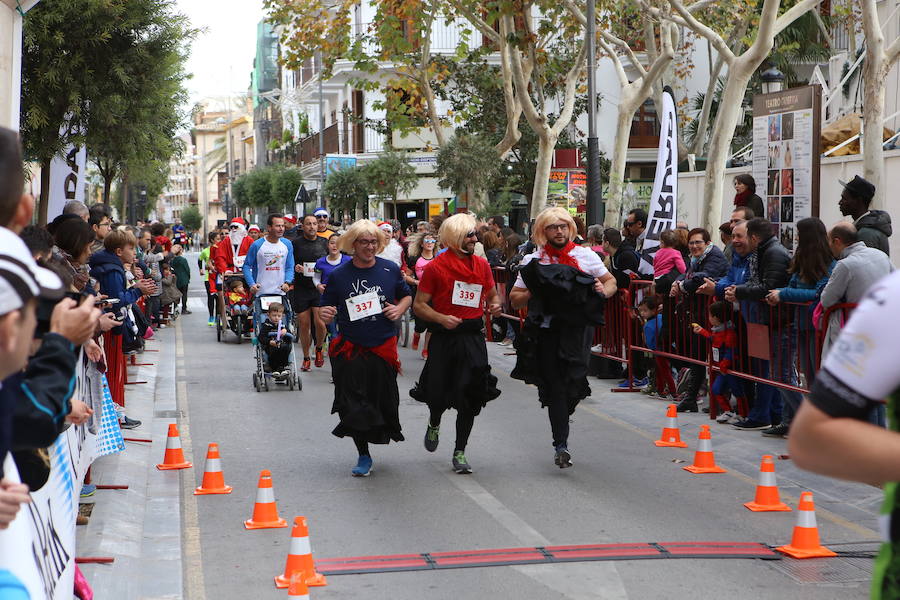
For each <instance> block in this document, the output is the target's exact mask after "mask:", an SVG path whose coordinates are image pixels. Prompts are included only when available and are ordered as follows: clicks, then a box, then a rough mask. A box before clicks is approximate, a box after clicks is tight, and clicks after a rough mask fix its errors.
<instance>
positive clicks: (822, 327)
mask: <svg viewBox="0 0 900 600" xmlns="http://www.w3.org/2000/svg"><path fill="white" fill-rule="evenodd" d="M493 273H494V281H495V284H496V288H497V292H498V294H499V295H500V298H501V300H502V302H503V307H504V308H503V313H502V316H503V317H506V318H508V319H516V320H518V321H519V323H520V325H521V324H522V323H523V322H524V317H525V314H526V312H525V311H524V310H521V311H515V310H513V309H512V308H511V307H510V305H509V295H508V291H509V289H510V288H511V287H512V282H511V280H510V275H511V274H510V273H509V272H508V271H507V270H506V269H504V268H502V267H498V268H494V269H493ZM653 285H654V282H652V281H644V280H634V281H632V282H631V284H630V285H629V287H628V289H625V290H619V292H618V293H617V294H616V295H615V296H613V297H612V298H610V299H609V300H608V301H607V303H606V310H605V321H606V324H605V325H604V326H603V327H598V328H597V329H596V331H595V333H594V342H593V343H594V347H593V350H592V354H593V355H594V356H598V357H601V358H606V359H609V360H613V361H616V362H619V363H622V364H623V365H624V366H625V369H626V371H627V377H628V381H634V376H635V366H636V362H637V361H639V360H642V359H643V355H644V354H649V355H652V356H660V357H663V358H666V359H668V360H670V361H671V362H672V364H674V365H675V366H678V367H685V366H693V365H697V366H702V367H704V369H705V370H706V371H707V377H708V378H709V381H710V382H712V380H713V379H714V378H715V377H716V376H717V375H718V374H719V372H720V369H719V366H718V364H717V361H714V360H713V354H712V344H711V340H707V338H705V337H703V336H701V335H699V334H695V333H694V332H693V330H692V327H691V325H692V323H698V324H700V325H701V326H703V327H704V328H705V329H707V330H710V329H711V327H710V324H709V321H708V317H707V315H708V311H709V306H710V304H712V303H713V302H715V301H717V300H719V299H718V298H716V297H715V296H708V295H703V294H682V295H680V296H679V297H669V296H665V297H662V298H661V300H662V302H661V307H662V308H661V314H662V315H663V326H662V330H661V331H660V333H659V335H658V337H657V347H656V348H649V347H647V343H646V340H645V339H644V328H643V321H642V320H641V318H640V316H639V314H638V310H637V307H638V306H639V305H640V303H641V301H642V300H643V299H644V298H645V297H646V296H647V295H648V294H651V293H654V292H653V290H652V286H653ZM814 304H815V303H813V302H806V303H793V302H781V303H779V304H777V305H775V306H770V305H768V304H767V303H765V302H757V301H752V302H750V301H744V302H740V301H739V302H737V303H733V304H732V303H727V305H728V306H727V310H726V315H727V320H729V321H731V323H732V324H733V326H734V329H735V333H736V336H737V342H738V344H737V348H736V349H735V351H734V358H733V360H732V364H731V367H730V368H729V373H730V374H733V375H735V376H737V377H739V378H741V379H744V380H747V381H751V382H755V383H758V384H764V385H769V386H772V387H775V388H778V389H782V390H788V391H793V392H798V393H801V394H806V393H808V392H809V387H810V385H811V381H812V378H813V376H814V375H815V373H816V371H818V369H819V365H820V363H821V360H822V355H823V350H827V347H828V340H829V338H830V337H831V336H830V335H829V331H831V332H834V331H835V328H837V329H839V328H840V327H843V324H844V323H845V322H846V320H847V318H849V315H850V313H851V312H852V311H853V309H854V308H855V307H856V305H855V304H838V305H835V306H832V307H830V308H828V309H827V310H825V311H823V314H822V317H821V319H820V324H819V327H818V328H817V327H816V326H815V325H814V323H813V319H812V315H813V308H814ZM486 324H487V327H486V332H487V334H486V335H487V340H488V341H493V335H492V331H491V327H490V325H491V318H490V315H488V316H487V317H486ZM635 390H636V388H631V387H627V388H614V389H613V391H635ZM711 416H713V417H714V416H715V415H714V414H712V415H711Z"/></svg>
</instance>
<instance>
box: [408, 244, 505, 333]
mask: <svg viewBox="0 0 900 600" xmlns="http://www.w3.org/2000/svg"><path fill="white" fill-rule="evenodd" d="M493 289H494V276H493V274H491V266H490V265H489V264H488V262H487V261H486V260H485V259H483V258H481V257H479V256H474V255H469V256H464V257H459V256H457V255H456V253H455V252H453V251H449V252H444V253H443V254H441V255H439V256H438V257H437V258H435V259H433V260H432V261H431V264H430V265H428V266H427V267H426V268H425V270H424V271H423V272H422V278H421V279H420V280H419V291H421V292H424V293H426V294H430V295H431V306H432V308H434V310H436V311H437V312H439V313H441V314H442V315H452V316H454V317H459V318H460V319H480V318H481V316H482V315H483V314H484V309H483V308H482V306H484V300H485V298H487V296H488V295H489V294H490V293H491V292H492V291H493Z"/></svg>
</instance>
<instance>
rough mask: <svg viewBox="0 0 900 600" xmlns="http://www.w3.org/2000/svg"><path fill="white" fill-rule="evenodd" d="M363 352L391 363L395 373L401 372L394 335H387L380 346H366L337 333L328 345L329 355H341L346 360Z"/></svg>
mask: <svg viewBox="0 0 900 600" xmlns="http://www.w3.org/2000/svg"><path fill="white" fill-rule="evenodd" d="M365 353H370V354H374V355H375V356H377V357H378V358H380V359H381V360H383V361H384V362H386V363H387V364H389V365H391V367H393V369H394V370H395V371H396V372H397V373H401V372H402V371H401V370H400V357H399V356H398V355H397V337H396V336H393V337H389V338H388V339H386V340H385V341H384V343H383V344H381V345H380V346H375V347H374V348H367V347H365V346H360V345H358V344H354V343H353V342H351V341H350V340H348V339H346V338H345V337H344V336H342V335H339V336H337V337H336V338H334V340H332V341H331V344H330V345H329V346H328V355H329V356H343V357H344V358H345V359H346V360H353V358H354V357H355V356H357V355H359V354H365Z"/></svg>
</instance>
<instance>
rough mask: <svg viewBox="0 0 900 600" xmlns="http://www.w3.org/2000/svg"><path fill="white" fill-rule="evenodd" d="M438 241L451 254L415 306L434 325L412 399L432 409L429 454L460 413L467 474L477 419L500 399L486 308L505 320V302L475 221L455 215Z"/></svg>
mask: <svg viewBox="0 0 900 600" xmlns="http://www.w3.org/2000/svg"><path fill="white" fill-rule="evenodd" d="M438 237H440V240H441V243H442V244H444V246H445V247H446V248H447V251H446V252H444V253H443V254H440V255H439V256H438V257H437V258H435V259H434V260H432V261H431V264H429V265H428V267H426V268H425V271H424V272H423V273H422V278H421V279H420V280H419V289H418V291H417V292H416V299H415V304H414V305H413V310H414V311H415V313H416V317H417V318H421V319H423V320H424V321H426V322H427V323H428V329H429V331H430V332H431V340H430V342H429V344H428V359H427V362H426V363H425V368H424V369H422V374H421V376H420V377H419V382H418V383H417V384H416V386H415V388H413V389H412V390H411V391H410V393H409V395H410V396H412V397H413V398H414V399H416V400H418V401H419V402H425V403H426V404H428V408H429V411H430V417H429V419H428V427H427V428H426V430H425V449H426V450H428V451H429V452H434V451H435V450H437V447H438V441H439V433H440V426H441V415H442V414H443V413H444V411H445V410H447V409H448V408H455V409H456V446H455V447H454V449H453V458H452V464H453V470H454V471H456V472H457V473H460V474H464V473H471V472H472V467H471V465H469V461H468V460H467V459H466V455H465V449H466V443H467V442H468V440H469V434H470V433H471V432H472V426H473V425H474V423H475V417H476V416H477V415H478V414H479V413H480V412H481V409H482V408H483V407H484V406H485V405H486V404H487V403H488V402H489V401H490V400H493V399H494V398H496V397H497V396H499V395H500V390H498V389H497V378H496V377H495V376H494V375H492V374H491V367H490V365H489V364H488V357H487V347H486V346H485V342H484V335H483V334H482V333H481V329H482V326H483V323H482V316H483V314H484V308H483V307H484V305H485V303H487V306H488V310H490V312H491V314H492V315H494V316H495V317H496V316H499V315H500V297H499V296H498V295H497V290H496V289H495V288H494V277H493V275H492V274H491V267H490V265H488V262H487V261H486V260H485V259H483V258H480V257H478V256H474V252H475V242H476V241H477V237H476V231H475V219H474V218H472V217H471V216H469V215H466V214H456V215H453V216H452V217H450V218H449V219H447V220H446V221H444V222H443V224H441V229H440V231H439V232H438Z"/></svg>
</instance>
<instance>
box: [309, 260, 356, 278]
mask: <svg viewBox="0 0 900 600" xmlns="http://www.w3.org/2000/svg"><path fill="white" fill-rule="evenodd" d="M351 260H353V259H352V258H351V257H349V256H347V255H346V254H341V255H340V256H339V257H338V260H337V262H336V263H332V262H331V260H329V259H328V257H327V256H323V257H322V258H320V259H319V260H317V261H316V273H317V274H318V275H319V282H320V283H322V284H323V285H328V278H329V277H330V276H331V272H332V271H334V270H335V269H337V268H338V267H339V266H341V265H342V264H344V263H347V262H350V261H351ZM314 279H315V278H314Z"/></svg>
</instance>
